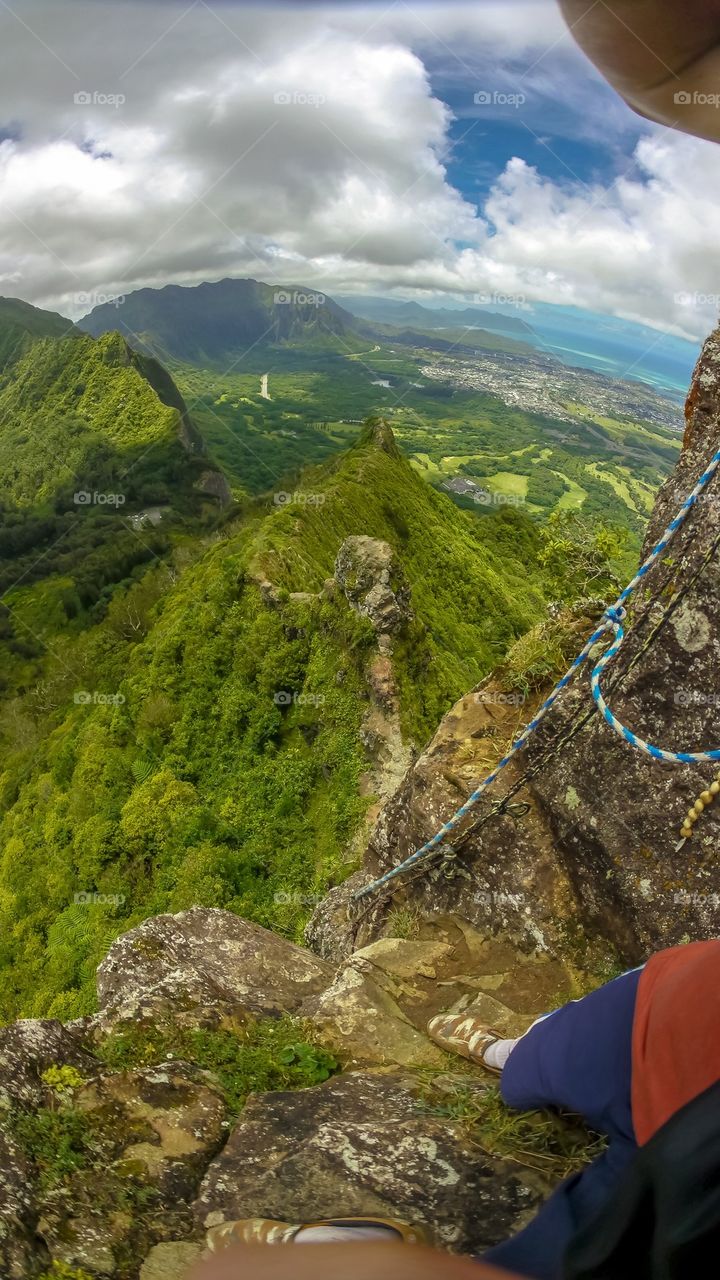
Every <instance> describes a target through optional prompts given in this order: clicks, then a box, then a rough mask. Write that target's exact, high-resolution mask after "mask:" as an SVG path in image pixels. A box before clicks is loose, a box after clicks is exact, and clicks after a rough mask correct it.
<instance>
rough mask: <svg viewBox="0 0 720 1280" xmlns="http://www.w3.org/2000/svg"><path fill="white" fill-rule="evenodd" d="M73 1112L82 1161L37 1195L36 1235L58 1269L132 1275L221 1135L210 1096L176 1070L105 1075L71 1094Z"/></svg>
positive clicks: (189, 1192) (187, 1195)
mask: <svg viewBox="0 0 720 1280" xmlns="http://www.w3.org/2000/svg"><path fill="white" fill-rule="evenodd" d="M73 1108H74V1113H75V1114H76V1115H77V1116H78V1117H79V1118H80V1119H81V1120H82V1122H83V1124H84V1126H85V1128H86V1132H87V1135H88V1149H89V1150H91V1151H92V1153H93V1158H92V1161H86V1162H81V1163H80V1165H79V1167H78V1168H77V1169H75V1170H74V1172H72V1174H71V1175H70V1176H66V1177H65V1178H63V1179H62V1180H61V1181H59V1182H58V1183H57V1184H55V1185H54V1186H52V1187H51V1188H50V1189H48V1190H46V1191H44V1192H42V1193H40V1192H39V1193H38V1199H37V1209H38V1215H39V1216H38V1222H37V1234H38V1236H39V1237H40V1238H41V1239H42V1241H43V1242H44V1244H45V1246H46V1247H47V1250H48V1252H49V1253H50V1256H51V1257H52V1258H53V1259H54V1260H55V1261H57V1262H58V1263H64V1264H65V1265H66V1266H69V1267H79V1268H82V1269H84V1270H87V1271H89V1272H90V1273H91V1274H93V1275H95V1274H97V1275H99V1276H114V1275H118V1276H120V1275H122V1276H125V1275H127V1274H133V1273H134V1272H135V1270H136V1266H137V1265H139V1260H140V1259H141V1258H142V1257H144V1255H145V1253H146V1252H147V1250H148V1247H149V1246H150V1245H151V1244H152V1243H153V1242H154V1241H155V1240H157V1239H158V1238H162V1236H163V1235H164V1234H165V1231H166V1230H167V1229H168V1227H169V1229H172V1227H173V1224H174V1225H175V1229H176V1230H177V1226H178V1225H180V1226H181V1227H182V1226H183V1225H184V1226H185V1227H187V1226H188V1220H187V1219H186V1220H185V1222H184V1223H183V1222H182V1213H181V1212H179V1207H180V1206H181V1205H182V1204H183V1203H187V1202H188V1200H190V1199H192V1197H193V1196H194V1195H195V1192H196V1190H197V1187H198V1185H199V1182H200V1179H201V1177H202V1175H203V1173H204V1171H205V1169H206V1168H207V1166H208V1163H209V1162H210V1160H211V1158H212V1157H213V1156H214V1155H215V1153H216V1152H217V1151H218V1149H219V1148H220V1146H221V1144H222V1143H223V1141H224V1139H225V1137H226V1136H227V1130H226V1124H227V1121H226V1119H225V1117H226V1108H225V1104H224V1101H223V1099H222V1097H221V1096H220V1093H219V1091H217V1090H216V1089H214V1088H212V1087H211V1085H210V1083H209V1082H208V1081H207V1080H206V1079H203V1078H201V1077H200V1073H199V1072H198V1071H197V1069H196V1068H193V1067H191V1066H189V1065H188V1064H184V1063H173V1064H168V1066H167V1067H146V1068H143V1069H141V1070H138V1071H133V1072H120V1073H117V1074H111V1075H105V1076H103V1077H102V1078H97V1079H95V1080H93V1081H90V1082H89V1083H87V1084H86V1085H84V1086H83V1087H82V1088H80V1089H78V1090H77V1091H76V1092H75V1094H74V1097H73Z"/></svg>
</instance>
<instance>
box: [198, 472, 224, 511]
mask: <svg viewBox="0 0 720 1280" xmlns="http://www.w3.org/2000/svg"><path fill="white" fill-rule="evenodd" d="M194 487H195V488H196V489H197V491H198V493H204V494H205V495H206V497H208V498H215V500H216V501H217V502H219V503H220V506H221V507H228V506H229V505H230V503H231V502H232V491H231V489H230V485H229V484H228V482H227V479H226V477H225V475H224V474H223V472H222V471H203V473H202V475H201V476H200V477H199V479H198V480H196V482H195V486H194Z"/></svg>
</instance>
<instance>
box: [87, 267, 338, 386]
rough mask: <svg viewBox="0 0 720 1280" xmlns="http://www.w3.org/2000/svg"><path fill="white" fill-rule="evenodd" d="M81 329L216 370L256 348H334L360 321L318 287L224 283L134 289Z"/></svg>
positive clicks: (93, 315) (96, 310) (159, 355)
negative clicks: (301, 345)
mask: <svg viewBox="0 0 720 1280" xmlns="http://www.w3.org/2000/svg"><path fill="white" fill-rule="evenodd" d="M79 325H80V328H82V329H83V330H85V331H86V332H87V333H91V334H92V335H93V336H94V337H98V336H99V335H100V334H102V333H107V332H108V331H109V330H112V329H118V330H119V331H120V332H121V333H123V334H124V336H125V337H126V338H127V340H128V342H129V343H130V345H131V346H133V347H134V348H135V349H136V350H141V351H145V352H146V353H148V354H150V355H154V356H156V357H157V358H158V359H160V360H167V359H171V360H172V359H174V360H183V361H190V362H192V363H195V364H208V365H215V364H218V363H221V362H225V361H227V360H228V359H230V360H233V359H237V358H238V356H240V355H242V354H243V353H244V352H245V351H248V350H250V349H251V348H255V347H258V346H266V345H273V344H277V343H293V342H307V341H313V342H315V343H318V342H319V343H322V342H324V341H326V342H328V344H332V343H333V342H334V341H336V340H337V339H338V338H342V337H343V335H344V334H346V333H352V332H353V330H354V329H355V328H356V326H357V322H356V321H355V318H354V317H353V316H351V315H350V313H349V312H348V311H344V310H343V308H342V307H339V306H338V305H337V303H336V302H334V301H333V299H332V298H329V297H328V296H327V295H326V294H324V293H322V292H319V291H318V290H316V289H311V288H309V287H307V286H304V287H303V286H296V285H269V284H264V283H263V282H262V281H259V280H252V279H240V280H233V279H229V278H226V279H223V280H217V281H205V282H203V283H202V284H197V285H177V284H172V285H166V286H165V287H164V288H163V289H138V290H136V291H135V292H133V293H130V294H128V295H127V297H126V298H125V300H124V302H123V304H122V306H119V307H118V306H116V305H115V304H112V303H109V304H108V303H106V304H103V305H102V306H99V307H95V308H94V309H93V310H92V311H91V312H90V313H89V315H87V316H85V317H84V318H83V319H82V320H80V321H79Z"/></svg>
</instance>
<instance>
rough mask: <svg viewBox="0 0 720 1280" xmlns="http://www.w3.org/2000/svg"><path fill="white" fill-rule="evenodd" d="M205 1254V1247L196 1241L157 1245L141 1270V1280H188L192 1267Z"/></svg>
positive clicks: (174, 1241)
mask: <svg viewBox="0 0 720 1280" xmlns="http://www.w3.org/2000/svg"><path fill="white" fill-rule="evenodd" d="M203 1252H204V1246H203V1245H202V1244H198V1243H197V1242H196V1241H194V1240H169V1241H167V1242H166V1243H164V1244H156V1245H155V1247H154V1249H151V1250H150V1252H149V1254H148V1256H147V1258H146V1259H145V1261H144V1262H143V1264H142V1266H141V1268H140V1280H187V1274H188V1271H189V1270H190V1267H191V1266H192V1264H193V1263H194V1262H197V1261H198V1260H199V1259H200V1257H201V1256H202V1254H203Z"/></svg>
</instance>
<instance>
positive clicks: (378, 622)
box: [335, 534, 412, 635]
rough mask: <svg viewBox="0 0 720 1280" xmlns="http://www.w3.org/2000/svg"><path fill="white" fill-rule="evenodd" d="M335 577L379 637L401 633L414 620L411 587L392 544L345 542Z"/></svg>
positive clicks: (368, 540) (362, 540)
mask: <svg viewBox="0 0 720 1280" xmlns="http://www.w3.org/2000/svg"><path fill="white" fill-rule="evenodd" d="M335 577H336V579H337V581H338V582H339V584H340V586H341V587H342V590H343V591H344V593H345V597H346V599H347V601H348V603H349V604H350V606H351V607H352V608H353V609H354V610H355V611H356V613H359V614H361V615H362V616H363V617H365V618H369V619H370V621H371V623H372V625H373V627H374V628H375V630H376V631H377V632H378V634H385V635H389V634H392V633H393V632H396V631H399V630H400V629H401V628H402V627H403V626H404V625H405V624H406V623H407V622H408V621H409V620H410V618H411V617H412V611H411V609H410V587H409V584H408V583H407V581H406V579H405V576H404V574H403V572H402V569H401V568H400V566H399V564H398V563H397V560H396V558H395V553H394V551H393V549H392V547H391V546H390V544H389V543H387V542H382V541H381V540H380V539H379V538H368V537H366V536H365V535H363V534H360V535H357V536H353V537H350V538H346V539H345V541H344V542H343V544H342V546H341V547H340V550H339V551H338V554H337V559H336V561H335Z"/></svg>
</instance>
